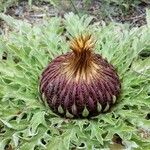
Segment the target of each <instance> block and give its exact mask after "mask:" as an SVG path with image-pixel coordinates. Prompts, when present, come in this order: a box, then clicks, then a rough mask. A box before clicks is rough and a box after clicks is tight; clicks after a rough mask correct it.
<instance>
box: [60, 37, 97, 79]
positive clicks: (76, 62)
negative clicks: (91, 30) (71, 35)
mask: <svg viewBox="0 0 150 150" xmlns="http://www.w3.org/2000/svg"><path fill="white" fill-rule="evenodd" d="M94 45H95V42H94V39H93V38H92V37H91V35H85V36H83V35H81V36H79V37H77V38H75V39H73V40H72V41H71V42H70V49H71V50H72V51H73V54H72V55H71V56H70V58H69V59H68V62H67V63H66V65H65V68H64V70H63V72H65V74H66V75H67V77H68V80H69V79H75V80H76V81H79V80H80V79H82V80H86V81H87V82H88V81H89V80H90V78H92V77H93V76H94V75H95V74H96V73H97V68H98V66H97V65H96V64H95V63H94V61H93V60H94V54H93V48H94Z"/></svg>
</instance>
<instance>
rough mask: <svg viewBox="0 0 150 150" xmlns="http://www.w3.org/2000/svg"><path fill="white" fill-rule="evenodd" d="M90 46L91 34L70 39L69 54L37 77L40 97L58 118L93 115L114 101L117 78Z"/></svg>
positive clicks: (117, 88)
mask: <svg viewBox="0 0 150 150" xmlns="http://www.w3.org/2000/svg"><path fill="white" fill-rule="evenodd" d="M94 44H95V43H94V40H93V38H92V37H91V35H85V36H83V35H81V36H79V37H78V38H75V39H73V40H72V41H71V44H70V49H71V50H72V52H68V53H66V54H63V55H60V56H58V57H57V58H55V59H54V60H52V62H51V63H50V64H49V65H48V67H47V68H46V69H45V70H44V71H43V73H42V75H41V80H40V92H41V94H42V97H44V99H45V100H46V101H47V103H48V105H49V106H50V108H51V109H52V110H53V111H54V112H56V113H57V114H59V115H61V116H65V117H68V118H83V117H91V116H96V115H98V114H100V113H102V112H106V111H108V110H109V109H110V107H111V106H112V105H113V104H114V103H115V102H116V98H117V96H118V95H119V93H120V88H121V85H120V81H119V77H118V75H117V73H116V71H115V69H114V67H113V66H112V65H111V64H109V63H108V62H107V60H105V59H103V58H102V56H101V55H99V54H95V53H94V52H93V48H94Z"/></svg>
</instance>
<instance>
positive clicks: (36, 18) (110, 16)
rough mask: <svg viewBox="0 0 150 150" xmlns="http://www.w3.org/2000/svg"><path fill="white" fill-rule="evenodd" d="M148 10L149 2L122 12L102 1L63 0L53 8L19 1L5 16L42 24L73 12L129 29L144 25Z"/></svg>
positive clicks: (41, 3)
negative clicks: (51, 18) (128, 25)
mask: <svg viewBox="0 0 150 150" xmlns="http://www.w3.org/2000/svg"><path fill="white" fill-rule="evenodd" d="M147 8H150V2H141V3H140V4H139V5H138V6H137V7H133V6H132V7H130V8H129V10H126V11H123V10H122V9H121V8H120V7H119V6H117V5H115V4H113V3H112V4H110V5H109V6H108V5H106V4H104V3H103V1H102V0H93V1H91V2H90V3H83V0H76V1H70V0H63V1H58V2H57V4H56V5H55V6H54V5H52V4H50V3H49V2H34V3H33V4H32V5H31V7H30V6H29V5H28V1H25V0H23V1H21V2H20V3H19V4H18V5H13V6H11V7H9V8H7V11H6V12H5V14H7V15H10V16H12V17H14V18H16V19H21V20H27V21H28V22H29V23H31V24H34V23H39V22H42V19H43V18H44V17H54V16H61V17H63V16H64V14H65V13H67V12H70V11H73V12H74V13H76V14H78V15H79V16H80V15H82V14H89V15H93V16H95V21H105V22H106V23H109V22H110V21H114V22H120V23H128V24H130V26H131V27H134V26H138V27H139V26H142V25H144V24H145V23H146V19H145V12H146V9H147ZM4 27H5V26H4V23H3V22H2V21H0V31H1V30H2V29H3V28H4Z"/></svg>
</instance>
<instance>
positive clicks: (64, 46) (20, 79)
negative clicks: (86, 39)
mask: <svg viewBox="0 0 150 150" xmlns="http://www.w3.org/2000/svg"><path fill="white" fill-rule="evenodd" d="M0 18H1V19H2V20H4V21H5V22H6V23H7V24H8V25H9V26H10V27H11V31H12V32H9V33H7V34H2V35H1V36H0V57H1V62H0V89H1V90H0V149H1V150H4V149H6V148H8V149H16V150H17V149H19V150H34V149H36V150H42V149H48V150H62V149H64V150H69V149H89V150H90V149H101V150H102V149H109V148H110V147H112V145H114V143H117V142H118V140H119V141H120V143H121V144H122V145H121V146H122V147H123V148H124V149H128V150H132V149H136V150H143V149H144V150H148V149H149V147H150V143H149V140H150V117H149V113H150V112H149V110H150V89H149V85H150V77H149V74H150V59H149V57H147V55H146V56H145V55H143V53H145V52H148V51H149V49H150V36H149V35H150V11H147V24H146V25H145V26H142V27H140V28H132V29H129V27H128V26H127V25H122V24H116V23H111V24H110V25H108V26H106V25H105V24H103V25H102V26H100V25H99V23H98V22H95V23H93V24H91V22H92V20H93V17H90V16H87V15H85V16H83V17H81V18H79V17H78V16H77V15H75V14H73V13H69V14H66V15H65V18H64V19H62V18H59V17H53V18H51V19H49V20H44V21H43V24H41V25H40V24H39V25H38V24H37V25H34V26H32V25H31V24H29V23H27V22H23V21H20V20H15V19H13V18H12V17H10V16H6V15H4V14H1V15H0ZM86 31H88V32H91V33H92V34H93V35H94V36H95V38H96V39H97V43H96V50H97V53H99V54H102V55H103V57H105V58H107V60H108V61H109V62H111V63H112V64H113V65H114V66H115V67H116V68H117V70H118V74H119V76H120V79H121V82H122V93H121V96H120V98H119V100H118V102H117V104H116V105H115V106H114V107H113V108H112V110H111V111H110V112H109V113H106V114H101V115H99V116H97V117H94V118H92V119H89V120H87V119H81V120H79V119H78V120H76V119H73V120H70V119H64V118H60V117H59V116H57V115H56V114H54V113H52V112H51V110H50V109H49V108H48V107H47V106H45V105H46V104H45V105H43V103H42V102H41V99H40V96H39V91H38V86H39V76H40V74H41V72H42V70H43V69H44V68H45V66H47V64H48V62H49V61H51V60H52V59H53V58H54V57H56V56H58V55H60V54H62V53H65V52H67V51H68V50H69V48H68V43H67V42H66V38H70V37H72V36H75V35H78V34H81V33H83V32H86ZM115 137H117V139H116V138H115ZM114 139H116V140H114Z"/></svg>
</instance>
